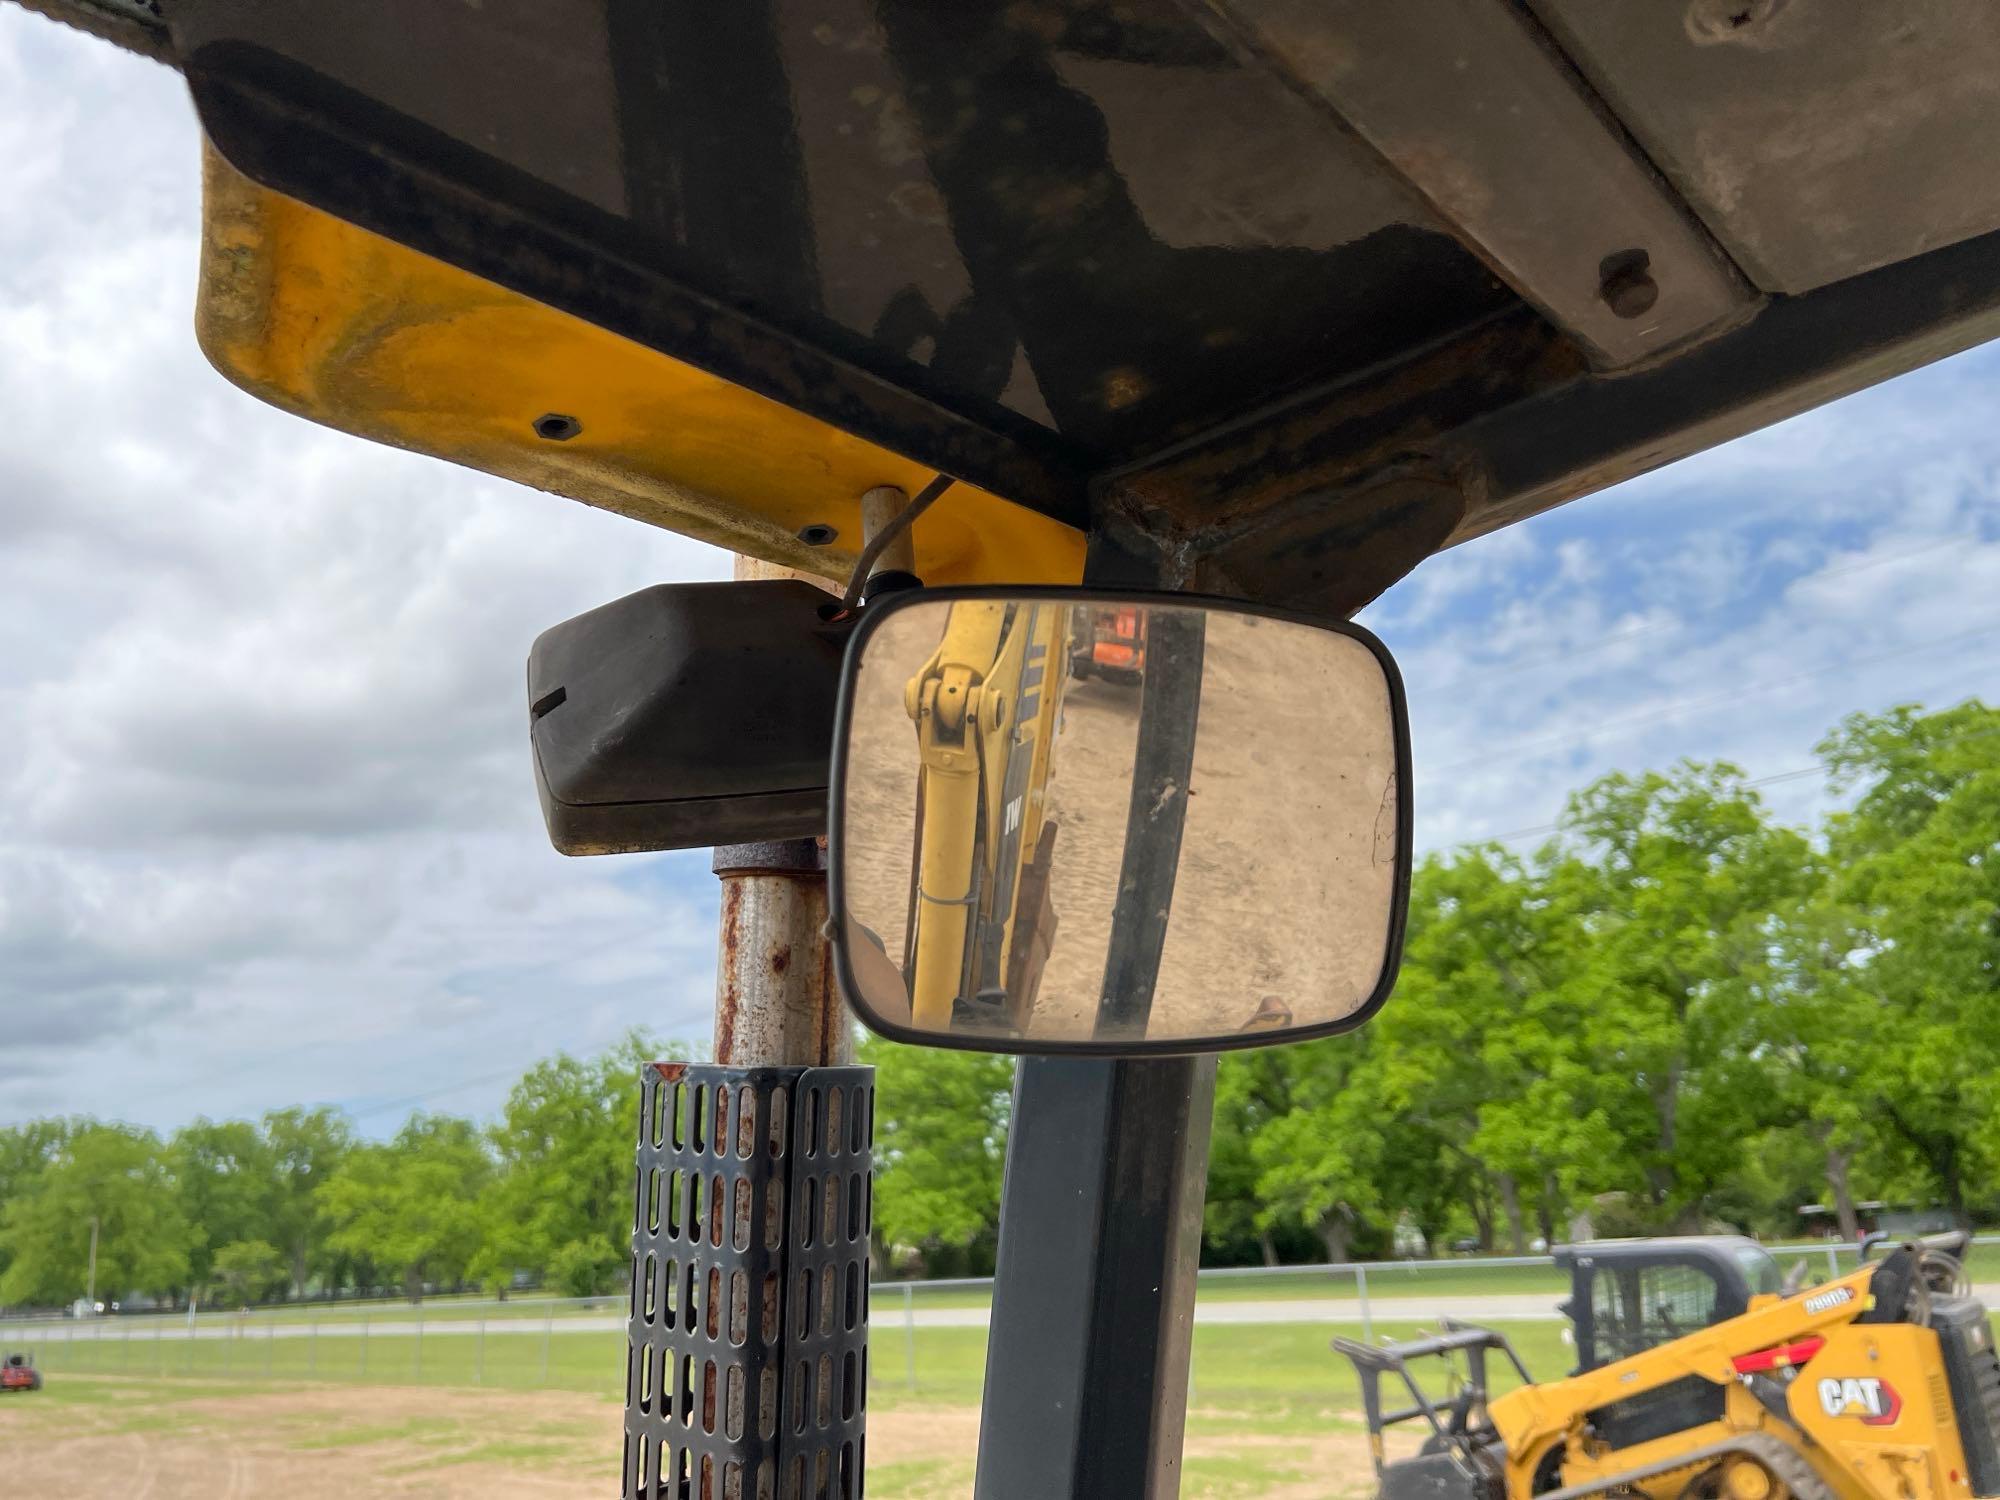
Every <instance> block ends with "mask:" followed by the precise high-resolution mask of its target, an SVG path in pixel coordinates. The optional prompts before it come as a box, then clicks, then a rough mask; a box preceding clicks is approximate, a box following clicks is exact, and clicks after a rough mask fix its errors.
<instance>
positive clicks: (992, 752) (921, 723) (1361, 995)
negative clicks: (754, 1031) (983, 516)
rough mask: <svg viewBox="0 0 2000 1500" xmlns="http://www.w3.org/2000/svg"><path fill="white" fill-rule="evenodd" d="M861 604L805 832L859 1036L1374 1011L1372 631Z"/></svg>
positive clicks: (1378, 968) (1116, 609)
mask: <svg viewBox="0 0 2000 1500" xmlns="http://www.w3.org/2000/svg"><path fill="white" fill-rule="evenodd" d="M878 608H880V609H882V610H883V613H882V614H881V615H880V617H879V618H876V619H872V620H870V621H869V622H867V624H866V625H865V626H864V627H863V631H862V634H861V636H860V638H859V639H858V641H857V643H856V645H855V647H854V650H853V652H852V655H851V658H850V661H849V664H848V670H849V672H850V673H851V674H852V680H851V682H850V683H849V686H848V692H847V695H846V699H845V708H844V713H843V716H842V722H841V733H842V735H843V736H844V738H843V740H842V749H843V752H844V753H842V754H841V755H839V757H838V761H839V767H840V769H839V772H838V774H839V776H840V778H841V779H840V783H839V785H838V787H837V789H836V790H837V804H836V805H837V808H838V811H837V813H836V821H835V829H834V832H835V847H834V860H835V867H836V874H835V889H836V892H837V895H838V898H839V901H840V907H841V909H840V910H839V912H838V913H837V916H836V920H837V923H838V927H837V931H838V934H839V937H840V940H841V941H840V947H841V957H842V971H843V982H844V983H845V984H846V986H847V988H848V990H849V998H850V1000H852V1001H853V1002H854V1003H855V1004H856V1006H857V1007H858V1008H859V1009H860V1010H861V1011H862V1012H863V1013H864V1015H865V1016H866V1018H867V1019H868V1020H869V1021H870V1022H871V1024H874V1025H875V1026H876V1027H877V1029H879V1030H885V1031H888V1032H889V1033H890V1034H892V1035H894V1034H898V1033H903V1034H906V1035H907V1034H908V1033H911V1032H915V1033H920V1034H922V1039H923V1040H925V1041H929V1042H933V1043H937V1044H943V1045H954V1044H957V1045H966V1046H978V1047H986V1048H999V1049H1003V1050H1022V1051H1032V1050H1037V1049H1038V1048H1041V1047H1044V1046H1048V1047H1052V1048H1056V1049H1058V1050H1061V1049H1066V1048H1082V1049H1090V1050H1102V1051H1106V1052H1129V1051H1133V1050H1142V1049H1144V1048H1146V1047H1148V1046H1157V1047H1162V1048H1168V1047H1171V1048H1180V1049H1187V1048H1190V1047H1197V1046H1200V1045H1204V1044H1209V1043H1213V1044H1217V1045H1225V1046H1226V1045H1244V1044H1247V1043H1250V1042H1255V1041H1269V1042H1279V1041H1286V1040H1291V1039H1293V1038H1295V1037H1297V1036H1299V1035H1301V1034H1305V1033H1308V1032H1314V1031H1324V1030H1330V1029H1338V1028H1339V1027H1340V1026H1341V1025H1342V1024H1343V1023H1345V1024H1357V1023H1358V1022H1359V1021H1360V1020H1362V1019H1365V1018H1366V1014H1367V1013H1369V1012H1371V1011H1372V1009H1373V1008H1374V1006H1375V1005H1377V1004H1379V1003H1380V999H1381V996H1382V994H1383V993H1385V992H1386V990H1387V987H1388V983H1389V980H1390V979H1391V978H1392V977H1393V976H1392V975H1391V974H1390V973H1388V972H1387V970H1388V968H1389V964H1390V959H1391V956H1392V955H1393V953H1394V952H1395V950H1396V946H1397V944H1396V941H1395V935H1396V934H1397V933H1398V931H1399V929H1400V923H1401V920H1402V914H1403V897H1404V887H1405V884H1406V882H1405V880H1404V874H1405V871H1404V869H1403V865H1404V863H1405V862H1406V861H1407V850H1408V843H1409V839H1408V831H1407V829H1406V828H1405V827H1404V826H1402V822H1403V817H1404V813H1403V807H1404V798H1403V796H1402V791H1401V788H1400V787H1399V784H1398V781H1399V766H1400V765H1401V764H1403V763H1404V762H1405V761H1406V759H1407V756H1406V754H1404V753H1403V751H1404V749H1405V747H1406V744H1407V741H1406V737H1405V731H1404V725H1403V723H1402V720H1401V699H1400V694H1399V692H1398V691H1397V690H1396V689H1395V688H1394V687H1393V686H1392V680H1391V674H1392V671H1393V669H1392V668H1391V667H1390V666H1389V665H1388V657H1387V654H1386V653H1385V652H1383V651H1382V648H1381V647H1380V646H1379V644H1377V643H1376V642H1375V641H1374V640H1373V638H1372V637H1370V636H1368V635H1367V634H1366V633H1365V632H1362V631H1359V630H1354V629H1352V628H1350V627H1341V628H1338V629H1329V628H1324V627H1321V626H1317V625H1309V624H1302V623H1298V622H1295V621H1291V620H1286V619H1280V618H1275V617H1272V616H1269V615H1264V614H1257V613H1245V612H1240V611H1236V610H1232V609H1229V608H1227V607H1218V606H1212V605H1191V604H1185V603H1134V602H1131V600H1130V598H1129V596H1126V597H1124V598H1122V599H1114V598H1108V597H1107V598H1099V599H1089V598H1086V597H1083V596H1081V595H1075V594H1071V593H1068V592H1061V593H1058V592H1055V591H1048V592H1043V593H1041V594H1037V595H1027V594H1022V595H1018V596H1013V597H1008V596H1001V595H997V594H996V595H993V596H981V597H973V598H968V597H965V596H963V595H957V596H954V597H950V598H931V597H926V596H924V595H922V594H912V595H909V596H906V597H903V598H897V599H893V600H891V601H890V602H888V603H887V604H886V605H884V606H878Z"/></svg>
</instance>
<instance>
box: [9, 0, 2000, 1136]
mask: <svg viewBox="0 0 2000 1500" xmlns="http://www.w3.org/2000/svg"><path fill="white" fill-rule="evenodd" d="M197 168H198V161H197V137H196V131H195V125H194V120H193V117H192V114H191V112H190V110H189V108H188V105H187V101H186V98H185V94H184V92H183V89H182V87H181V85H180V83H179V81H178V80H177V79H176V78H175V76H174V75H172V74H170V73H168V72H166V71H165V70H163V69H161V68H158V67H156V66H154V65H152V64H149V63H146V62H143V61H140V60H138V59H134V58H130V57H127V56H125V55H123V54H120V53H118V52H116V51H114V50H113V49H111V48H109V47H106V46H103V45H101V44H98V43H94V42H90V41H88V40H87V39H84V38H81V37H79V36H76V35H74V34H72V33H70V32H68V31H66V30H64V29H62V28H60V27H57V26H54V25H51V24H49V23H47V22H45V21H43V20H41V19H39V18H37V17H34V16H31V15H29V14H27V13H25V12H23V11H20V10H18V9H16V8H14V7H12V6H5V5H0V205H4V207H0V694H4V698H5V701H6V702H7V703H8V704H10V705H11V706H12V712H10V713H9V714H7V715H6V717H5V718H4V720H0V726H4V729H5V737H4V744H5V746H6V749H5V750H4V751H0V1122H6V1121H10V1120H15V1119H19V1118H22V1117H26V1116H30V1115H35V1114H41V1113H49V1112H90V1113H96V1114H101V1115H108V1116H118V1117H122V1118H126V1119H130V1120H135V1121H139V1122H142V1123H146V1124H151V1125H156V1126H161V1127H171V1126H173V1125H176V1124H179V1123H181V1122H183V1121H185V1120H186V1119H188V1118H190V1117H191V1116H193V1115H195V1114H197V1113H206V1114H209V1115H235V1114H248V1113H255V1112H257V1111H261V1110H263V1109H266V1108H270V1107H273V1106H276V1105H280V1104H287V1103H295V1102H315V1103H316V1102H331V1103H335V1104H339V1105H341V1106H343V1107H345V1108H347V1109H348V1110H350V1111H351V1112H353V1113H354V1114H355V1116H356V1117H357V1119H358V1122H359V1123H360V1125H361V1127H362V1128H363V1129H366V1130H369V1131H371V1132H382V1131H386V1130H389V1129H393V1128H394V1126H395V1125H396V1124H397V1123H398V1122H399V1121H400V1119H401V1117H402V1115H403V1114H405V1113H406V1112H407V1111H408V1110H409V1109H410V1108H411V1107H412V1105H413V1103H417V1102H421V1103H423V1104H425V1105H426V1106H428V1107H432V1108H440V1109H451V1110H459V1111H466V1112H484V1111H487V1110H490V1109H491V1108H492V1107H493V1106H494V1105H495V1103H496V1102H497V1100H498V1098H499V1096H500V1094H501V1092H502V1091H503V1089H504V1087H505V1083H506V1081H507V1080H508V1079H510V1078H511V1077H512V1076H513V1075H514V1074H515V1073H516V1072H518V1070H519V1068H520V1067H521V1066H522V1064H523V1063H524V1062H526V1061H527V1060H529V1059H532V1058H533V1057H536V1056H539V1055H541V1054H544V1053H547V1052H550V1051H553V1050H555V1049H557V1048H567V1049H570V1050H588V1049H592V1048H595V1047H598V1046H600V1045H603V1044H605V1043H606V1042H608V1041H610V1040H611V1039H612V1038H614V1037H615V1036H616V1035H617V1034H618V1033H619V1032H621V1031H622V1030H624V1029H625V1028H626V1027H628V1026H631V1025H635V1024H643V1025H646V1026H649V1027H651V1028H652V1029H653V1030H655V1031H656V1032H659V1033H662V1034H666V1035H673V1034H681V1035H696V1036H703V1035H706V1032H707V1012H708V1003H709V997H710V995H711V993H712V986H713V969H714V958H713V947H714V940H713V933H712V927H713V918H714V881H713V878H712V877H711V876H710V875H709V873H708V862H707V857H706V855H705V854H694V855H668V856H658V857H651V858H626V859H617V860H591V861H566V860H563V859H561V858H560V857H558V856H557V855H555V854H553V853H552V852H551V851H550V850H549V847H548V844H547V841H546V839H545V838H544V836H543V833H542V829H541V822H540V818H539V815H538V813H537V812H536V809H535V804H534V796H533V789H532V785H531V782H530V778H529V774H528V769H527V761H526V744H525V736H524V732H523V731H524V723H523V719H524V714H523V705H522V702H521V681H522V678H521V664H522V661H523V658H524V657H525V655H526V651H527V647H528V644H529V642H530V641H531V640H532V639H533V637H534V635H535V634H536V632H537V631H539V630H540V629H541V628H543V627H544V626H546V625H548V624H550V623H553V622H554V621H557V620H560V619H563V618H565V617H567V616H569V615H571V614H574V613H576V612H578V611H579V610H582V609H586V608H589V607H590V606H592V605H594V604H598V603H601V602H603V601H604V600H607V599H610V598H614V597H616V596H618V595H620V594H623V593H626V592H629V591H630V590H632V589H635V588H638V587H641V586H643V585H645V584H648V583H654V582H661V581H670V580H678V579H695V578H712V577H722V576H726V574H727V569H728V559H727V558H726V557H725V556H724V555H722V554H720V553H718V552H716V551H714V550H713V549H710V548H707V547H704V546H701V545H698V544H696V543H693V542H689V541H685V540H682V539H681V538H678V537H674V536H671V535H667V534H665V533H659V532H653V531H649V530H647V529H646V528H643V527H640V526H637V525H636V524H634V523H631V522H628V521H623V520H620V519H617V518H614V517H610V516H605V515H600V514H597V513H595V512H592V511H590V510H588V509H586V508H584V507H582V506H579V505H575V504H572V503H570V502H568V501H564V500H560V499H556V498H554V497H551V496H548V495H543V494H538V493H535V492H532V491H528V490H524V489H521V488H518V487H516V486H513V485H509V484H506V483H503V482H501V481H498V480H493V479H489V478H485V477H483V476H480V475H477V474H473V473H470V472H467V471H465V470H461V469H456V468H452V467H449V466H447V465H445V464H442V463H438V462H434V461H431V460H427V459H423V458H417V457H414V456H411V455H408V454H402V453H396V452H391V451H389V450H387V449H380V448H375V447H371V446H369V445H368V444H365V443H362V442H360V441H358V440H353V439H348V438H344V437H340V436H337V435H335V434H332V433H329V432H325V431H322V430H320V429H318V428H315V427H313V426H311V425H309V424H307V423H304V422H300V421H297V420H295V419H292V418H289V417H286V416H282V415H280V414H278V413H277V412H274V411H271V410H269V409H267V408H265V407H262V406H260V405H258V404H257V403H256V402H255V401H253V400H251V399H250V398H249V397H247V396H244V395H242V394H240V393H239V392H237V391H236V390H235V389H234V388H232V387H231V386H229V385H228V384H226V383H225V382H224V381H223V380H222V379H221V377H219V376H217V375H215V374H214V373H213V372H212V371H210V370H209V368H208V367H207V365H206V364H205V363H204V362H203V360H202V358H201V356H200V354H199V353H198V352H197V350H196V348H195V344H194V338H193V335H192V332H191V317H192V305H193V292H194V283H195V261H196V231H197V213H198V206H199V191H198V183H197ZM1996 403H2000V351H1996V352H1980V351H1975V352H1974V353H1972V354H1970V355H1966V356H1961V357H1960V358H1958V359H1956V360H1952V361H1949V362H1947V363H1945V364H1941V365H1937V366H1934V367H1932V368H1931V369H1929V370H1925V371H1920V372H1918V373H1916V374H1914V375H1911V376H1907V377H1905V378H1904V379H1902V380H1900V381H1897V382H1895V383H1893V384H1891V385H1888V386H1884V387H1881V388H1879V389H1877V390H1874V391H1871V392H1867V393H1864V394H1862V395H1860V396H1857V397H1853V398H1851V399H1849V400H1847V401H1845V402H1842V403H1840V404H1838V405H1836V406H1833V407H1829V408H1826V409H1823V410H1821V411H1820V412H1817V413H1814V414H1812V415H1810V416H1807V417H1804V418H1801V419H1799V420H1796V421H1793V422H1791V423H1788V424H1785V425H1784V426H1782V427H1779V428H1776V429H1773V430H1771V431H1768V432H1766V433H1763V434H1760V435H1758V436H1756V437H1753V438H1750V439H1747V440H1744V441H1742V442H1738V443H1735V444H1733V445H1731V446H1729V447H1727V448H1725V449H1721V450H1718V451H1716V452H1714V453H1711V454H1707V455H1704V456H1702V457H1699V458H1696V459H1692V460H1689V461H1687V462H1685V463H1682V464H1679V465H1677V466H1675V467H1673V468H1671V469H1668V470H1665V471H1663V472H1661V473H1658V474H1655V475H1651V476H1649V477H1647V478H1645V479H1642V480H1639V481H1636V482H1634V483H1631V484H1628V485H1625V486H1623V487H1621V488H1620V489H1617V490H1615V491H1610V492H1607V493H1605V494H1602V495H1599V496H1596V497H1593V498H1591V499H1589V500H1586V501H1583V502H1580V503H1578V504H1576V505H1572V506H1569V507H1567V508H1565V509H1563V510H1559V511H1556V512H1554V513H1553V514H1551V515H1549V516H1546V517H1544V518H1542V519H1540V520H1538V521H1535V522H1532V523H1530V524H1528V525H1525V526H1520V527H1516V528H1514V529H1513V530H1511V531H1509V532H1505V533H1502V534H1500V535H1498V536H1494V537H1490V538H1487V539H1485V540H1483V541H1480V542H1478V543H1476V544H1474V545H1472V546H1470V547H1466V548H1461V549H1458V550H1457V551H1454V552H1452V553H1449V554H1447V555H1445V556H1443V557H1440V558H1437V559H1434V560H1432V561H1431V562H1429V563H1426V564H1425V565H1424V566H1423V567H1422V568H1420V569H1419V570H1418V571H1417V573H1416V574H1414V575H1413V576H1412V577H1411V578H1409V579H1408V580H1406V581H1405V582H1404V583H1403V584H1401V585H1399V586H1398V587H1397V588H1396V589H1395V590H1394V591H1393V592H1392V593H1391V594H1390V595H1388V596H1387V597H1385V598H1384V599H1383V600H1381V601H1380V602H1379V603H1378V604H1376V605H1375V606H1374V607H1373V608H1371V609H1370V610H1369V611H1368V612H1367V614H1366V615H1365V616H1364V617H1363V618H1364V619H1365V621H1366V622H1367V623H1369V624H1371V625H1372V626H1373V627H1374V628H1375V629H1376V630H1377V631H1378V632H1379V633H1380V634H1381V635H1382V636H1383V637H1384V638H1385V639H1386V640H1387V641H1388V642H1389V644H1390V645H1391V647H1392V648H1393V649H1394V650H1395V651H1396V653H1397V654H1398V656H1399V657H1400V659H1401V660H1402V663H1403V668H1404V672H1405V675H1406V677H1407V679H1408V682H1409V686H1410V698H1411V707H1412V713H1413V716H1414V720H1415V732H1416V746H1417V773H1418V774H1417V782H1416V792H1417V807H1418V819H1419V821H1418V841H1419V844H1420V845H1421V846H1423V847H1426V848H1437V847H1441V846H1446V845H1450V844H1453V843H1456V842H1459V841H1463V840H1470V839H1478V838H1489V837H1496V836H1512V837H1516V838H1520V839H1522V840H1528V839H1532V837H1533V836H1534V833H1535V831H1537V830H1540V829H1543V828H1545V827H1546V825H1547V824H1549V823H1550V821H1551V820H1552V819H1553V818H1554V816H1555V815H1556V813H1557V812H1558V811H1559V810H1560V808H1561V805H1562V800H1563V797H1564V794H1565V793H1566V792H1567V791H1568V790H1569V789H1570V788H1572V787H1574V786H1576V785H1578V784H1580V783H1581V782H1583V781H1585V780H1587V779H1588V778H1589V777H1591V776H1592V775H1594V774H1597V773H1598V772H1600V771H1602V770H1606V769H1610V768H1613V767H1627V768H1638V767H1642V766H1648V765H1655V766H1659V765H1666V764H1668V763H1670V762H1672V761H1673V760H1674V759H1676V758H1678V757H1681V756H1696V757H1704V758H1710V757H1726V758H1728V759H1731V760H1734V761H1736V762H1738V763H1739V764H1741V765H1742V766H1743V767H1745V768H1746V770H1747V771H1748V772H1749V774H1751V775H1752V776H1757V777H1784V778H1786V779H1783V780H1777V781H1774V782H1772V783H1771V784H1770V785H1769V787H1768V788H1767V791H1766V795H1768V796H1769V797H1770V798H1771V799H1772V801H1773V803H1774V805H1776V806H1777V807H1778V808H1779V810H1780V811H1781V812H1782V813H1783V814H1784V815H1786V816H1788V817H1793V818H1797V819H1806V818H1809V817H1811V816H1812V815H1813V814H1814V813H1815V811H1817V810H1818V808H1819V807H1820V806H1821V805H1822V802H1823V798H1824V795H1825V794H1824V789H1823V785H1822V781H1821V778H1820V777H1819V776H1818V774H1817V773H1816V772H1814V771H1813V770H1812V767H1813V754H1812V746H1813V744H1814V742H1815V741H1816V740H1817V739H1818V738H1819V736H1820V735H1821V734H1822V733H1823V732H1824V730H1825V729H1826V728H1827V727H1828V726H1829V725H1831V724H1832V723H1834V722H1835V721H1836V720H1837V719H1838V718H1839V717H1840V716H1841V715H1842V714H1844V713H1847V712H1849V711H1851V710H1854V709H1857V708H1879V707H1883V706H1886V705H1888V704H1890V703H1894V702H1899V701H1908V700H1915V701H1920V702H1924V703H1927V704H1937V705H1942V704H1944V703H1947V702H1954V701H1957V700H1958V699H1960V698H1962V697H1965V696H1967V695H1969V694H1978V695H1983V696H1985V697H1986V698H1987V699H1988V700H1989V701H1991V700H1993V699H1994V698H1995V697H1996V696H2000V518H1997V517H1996V514H1995V507H1994V504H1993V501H1994V497H1995V495H1996V492H2000V420H1996V417H2000V411H1996ZM1798 772H1804V773H1806V774H1803V775H1791V774H1789V773H1798Z"/></svg>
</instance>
